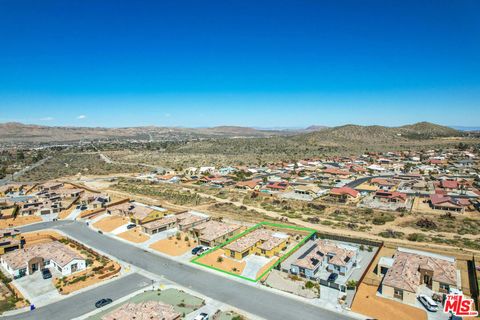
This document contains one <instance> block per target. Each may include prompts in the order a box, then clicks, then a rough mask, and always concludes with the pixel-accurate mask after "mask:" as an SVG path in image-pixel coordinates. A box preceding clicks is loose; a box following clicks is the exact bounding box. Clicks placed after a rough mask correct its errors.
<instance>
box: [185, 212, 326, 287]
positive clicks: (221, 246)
mask: <svg viewBox="0 0 480 320" xmlns="http://www.w3.org/2000/svg"><path fill="white" fill-rule="evenodd" d="M263 226H270V227H276V228H282V229H292V230H297V231H306V232H309V234H308V235H307V236H305V237H304V238H303V239H302V240H301V241H300V242H299V243H297V245H296V246H295V247H293V248H292V249H290V250H289V251H288V252H287V253H285V254H284V255H282V256H281V257H280V259H278V260H277V262H275V263H274V264H273V265H272V266H270V267H269V268H268V269H267V270H265V271H264V272H263V273H262V274H261V275H260V276H259V277H257V278H256V279H252V278H248V277H244V276H242V275H239V274H236V273H233V272H230V271H226V270H223V269H219V268H215V267H212V266H209V265H207V264H204V263H201V262H199V261H198V259H200V258H202V257H203V256H205V255H207V254H210V253H212V252H214V251H216V250H218V249H220V248H223V247H224V246H226V245H227V244H229V243H231V242H233V241H235V240H237V239H239V238H241V237H243V236H245V235H246V234H248V233H250V232H252V231H254V230H255V229H258V228H261V227H263ZM316 232H317V231H316V230H314V229H310V228H304V227H296V226H290V225H286V224H279V223H272V222H267V221H264V222H260V223H259V224H256V225H254V226H253V227H250V228H248V229H247V230H245V231H244V232H242V233H240V234H238V235H236V236H235V237H233V238H232V239H229V240H227V241H225V242H223V243H221V244H219V245H218V246H216V247H214V248H212V249H210V250H208V251H206V252H204V253H202V254H201V255H200V256H198V257H196V258H194V259H193V260H191V262H192V263H195V264H197V265H200V266H202V267H206V268H209V269H211V270H215V271H219V272H222V273H226V274H228V275H231V276H234V277H237V278H240V279H243V280H247V281H250V282H258V281H259V280H260V279H262V278H263V277H264V276H265V275H266V274H267V273H269V272H270V271H271V270H272V269H273V268H275V267H276V266H278V265H279V264H280V263H282V262H283V261H284V260H285V259H286V258H288V257H289V256H290V255H291V254H292V253H293V252H295V251H296V250H297V249H298V248H299V247H300V246H302V245H303V244H304V243H305V242H306V241H307V240H308V239H310V238H311V237H312V235H314V234H315V233H316Z"/></svg>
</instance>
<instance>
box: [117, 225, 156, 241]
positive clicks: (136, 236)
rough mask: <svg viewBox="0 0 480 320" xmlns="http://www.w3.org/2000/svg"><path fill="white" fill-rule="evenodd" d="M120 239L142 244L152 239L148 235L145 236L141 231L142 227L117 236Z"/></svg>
mask: <svg viewBox="0 0 480 320" xmlns="http://www.w3.org/2000/svg"><path fill="white" fill-rule="evenodd" d="M117 236H118V237H120V238H122V239H125V240H127V241H130V242H134V243H142V242H145V241H147V240H148V239H150V237H149V236H148V235H146V234H144V233H143V232H142V231H141V228H140V227H136V228H134V229H130V230H128V231H125V232H122V233H120V234H118V235H117Z"/></svg>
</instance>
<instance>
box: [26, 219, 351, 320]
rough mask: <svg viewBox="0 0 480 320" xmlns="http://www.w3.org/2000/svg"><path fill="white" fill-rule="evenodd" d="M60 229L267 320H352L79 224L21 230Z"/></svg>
mask: <svg viewBox="0 0 480 320" xmlns="http://www.w3.org/2000/svg"><path fill="white" fill-rule="evenodd" d="M52 227H57V229H59V230H61V231H63V232H65V233H66V234H68V235H70V236H72V237H73V238H75V239H77V240H79V241H81V242H83V243H85V244H86V245H89V246H91V247H93V248H96V249H98V250H101V251H103V252H105V253H107V254H110V255H112V256H114V257H117V258H118V259H121V260H123V261H125V262H127V263H129V264H131V265H134V266H137V267H140V268H142V269H144V270H147V271H149V272H151V273H154V274H157V275H162V276H164V277H165V278H166V279H168V280H171V281H173V282H176V283H178V284H180V285H182V286H184V287H187V288H191V289H193V290H195V291H198V292H200V293H202V294H205V295H206V296H208V297H210V298H213V299H215V300H218V301H221V302H224V303H226V304H229V305H232V306H235V307H237V308H239V309H242V310H245V311H247V312H250V313H252V314H255V315H258V316H260V317H263V318H265V319H275V320H277V319H302V320H308V319H317V320H318V319H321V320H342V319H353V318H352V317H350V316H347V315H344V314H341V313H336V312H333V311H329V310H325V309H321V308H317V307H315V306H313V305H311V304H307V303H304V302H301V301H299V300H296V299H293V298H289V297H286V296H284V295H280V294H276V293H274V292H271V291H267V290H263V289H260V288H256V287H254V286H251V285H247V284H243V283H240V282H238V281H233V280H231V279H228V278H226V277H223V276H220V275H216V274H215V273H212V272H208V271H204V270H201V269H198V268H195V267H193V266H190V265H186V264H182V263H179V262H176V261H173V260H170V259H167V258H164V257H161V256H159V255H155V254H153V253H150V252H148V251H144V250H142V249H139V248H138V247H135V246H132V245H129V244H126V243H124V242H120V241H117V240H115V239H112V238H110V237H107V236H105V235H101V234H99V233H97V232H95V231H93V230H91V229H89V228H88V227H87V226H86V225H85V224H84V223H82V222H78V221H55V222H44V223H39V224H35V225H31V226H26V227H23V228H20V229H21V230H22V231H24V232H27V231H36V230H41V229H45V228H52Z"/></svg>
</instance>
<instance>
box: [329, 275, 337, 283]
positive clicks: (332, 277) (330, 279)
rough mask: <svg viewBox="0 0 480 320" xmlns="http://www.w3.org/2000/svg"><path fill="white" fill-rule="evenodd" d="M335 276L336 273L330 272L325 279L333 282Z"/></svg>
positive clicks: (335, 278)
mask: <svg viewBox="0 0 480 320" xmlns="http://www.w3.org/2000/svg"><path fill="white" fill-rule="evenodd" d="M337 278H338V273H330V275H329V276H328V279H327V281H328V282H335V280H337Z"/></svg>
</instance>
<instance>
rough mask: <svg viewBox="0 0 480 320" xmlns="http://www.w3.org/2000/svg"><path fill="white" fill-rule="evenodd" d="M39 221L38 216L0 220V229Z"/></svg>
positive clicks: (40, 219)
mask: <svg viewBox="0 0 480 320" xmlns="http://www.w3.org/2000/svg"><path fill="white" fill-rule="evenodd" d="M41 221H42V218H41V217H39V216H18V217H16V218H15V219H0V229H5V228H8V227H18V226H23V225H26V224H30V223H34V222H41Z"/></svg>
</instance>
